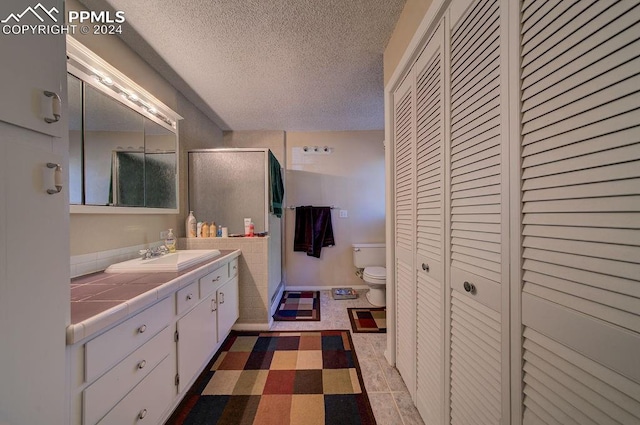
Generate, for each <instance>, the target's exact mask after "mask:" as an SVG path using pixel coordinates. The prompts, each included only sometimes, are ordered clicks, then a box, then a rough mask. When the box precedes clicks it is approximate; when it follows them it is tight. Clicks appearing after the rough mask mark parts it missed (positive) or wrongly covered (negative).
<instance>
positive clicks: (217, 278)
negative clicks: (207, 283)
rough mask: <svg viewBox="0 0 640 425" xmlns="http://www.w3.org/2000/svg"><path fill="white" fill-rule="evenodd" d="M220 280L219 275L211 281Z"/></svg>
mask: <svg viewBox="0 0 640 425" xmlns="http://www.w3.org/2000/svg"><path fill="white" fill-rule="evenodd" d="M219 280H220V276H218V277H216V278H215V279H213V280H212V281H211V282H217V281H219Z"/></svg>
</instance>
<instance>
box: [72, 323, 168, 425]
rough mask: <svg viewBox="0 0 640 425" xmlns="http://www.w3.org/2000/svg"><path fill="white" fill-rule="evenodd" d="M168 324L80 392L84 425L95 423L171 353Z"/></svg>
mask: <svg viewBox="0 0 640 425" xmlns="http://www.w3.org/2000/svg"><path fill="white" fill-rule="evenodd" d="M172 344H173V335H172V333H171V331H170V330H169V327H166V328H164V329H163V330H162V331H160V333H159V334H157V335H156V336H154V337H153V338H151V340H149V341H148V342H147V343H145V344H144V345H143V346H142V347H140V348H138V349H137V350H136V351H134V352H133V353H131V354H130V355H129V356H127V357H126V358H125V359H124V360H123V361H121V362H120V363H118V365H117V366H115V367H114V368H113V369H111V370H110V371H108V372H107V373H105V374H104V375H103V376H102V377H100V378H99V379H98V380H97V381H96V382H94V383H93V384H91V385H90V386H89V387H87V388H86V389H85V390H84V392H83V397H82V402H83V409H82V412H83V415H84V420H83V423H84V424H95V423H96V422H98V421H99V420H100V419H101V418H102V417H103V416H104V415H105V414H106V413H107V412H108V411H109V410H111V408H112V407H113V406H115V405H116V404H117V403H118V401H119V400H120V399H121V398H122V396H123V395H125V394H127V393H128V392H129V391H131V389H132V388H133V387H135V386H136V385H137V384H138V383H139V382H140V381H142V379H143V378H144V377H145V376H147V375H148V374H149V373H150V372H151V371H152V370H153V369H154V368H155V367H156V366H157V365H158V364H159V363H160V362H161V361H162V360H163V359H164V358H165V357H167V356H168V355H169V353H170V352H171V346H172Z"/></svg>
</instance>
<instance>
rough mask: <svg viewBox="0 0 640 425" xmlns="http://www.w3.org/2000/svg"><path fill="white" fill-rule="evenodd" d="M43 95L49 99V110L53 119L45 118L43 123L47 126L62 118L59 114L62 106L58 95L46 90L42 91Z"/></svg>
mask: <svg viewBox="0 0 640 425" xmlns="http://www.w3.org/2000/svg"><path fill="white" fill-rule="evenodd" d="M44 95H45V96H47V97H50V98H51V110H52V113H53V114H52V115H53V118H49V117H45V118H44V122H46V123H47V124H51V123H54V122H58V121H60V117H61V116H62V115H61V113H60V109H61V108H60V107H61V105H62V101H61V100H60V96H59V95H58V93H54V92H52V91H47V90H45V91H44Z"/></svg>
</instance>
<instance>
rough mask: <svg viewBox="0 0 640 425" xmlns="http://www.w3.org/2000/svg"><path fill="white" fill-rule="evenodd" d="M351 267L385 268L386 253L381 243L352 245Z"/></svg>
mask: <svg viewBox="0 0 640 425" xmlns="http://www.w3.org/2000/svg"><path fill="white" fill-rule="evenodd" d="M352 246H353V265H354V266H356V267H357V268H359V269H363V268H365V267H370V266H380V267H385V262H386V261H385V260H386V251H385V244H383V243H354V244H353V245H352Z"/></svg>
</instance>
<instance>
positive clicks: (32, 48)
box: [0, 0, 67, 137]
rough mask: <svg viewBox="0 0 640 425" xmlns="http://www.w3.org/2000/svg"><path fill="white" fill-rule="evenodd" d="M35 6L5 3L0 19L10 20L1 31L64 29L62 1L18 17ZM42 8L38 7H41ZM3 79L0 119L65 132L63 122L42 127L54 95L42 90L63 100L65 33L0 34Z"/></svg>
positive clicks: (48, 0) (49, 0)
mask: <svg viewBox="0 0 640 425" xmlns="http://www.w3.org/2000/svg"><path fill="white" fill-rule="evenodd" d="M29 6H31V7H33V6H36V5H35V4H30V3H28V2H24V1H22V0H4V1H3V2H2V5H1V6H0V18H1V19H3V20H4V19H5V18H8V17H9V16H10V14H14V15H16V18H10V19H9V21H7V23H6V24H3V25H2V26H3V28H9V29H11V28H14V30H16V31H18V30H19V29H20V27H21V26H22V25H28V24H31V25H34V26H37V25H43V26H49V27H51V26H60V25H64V21H65V17H64V3H63V1H62V0H42V1H39V2H37V6H36V8H35V9H32V10H33V11H34V12H35V13H37V14H38V16H40V18H41V19H42V20H40V19H38V18H37V17H36V15H35V14H34V13H32V12H30V11H27V13H25V14H24V15H23V16H22V17H18V16H17V15H19V14H22V13H23V12H25V10H26V8H27V7H29ZM40 6H41V7H40ZM0 57H2V58H3V60H2V68H3V69H2V76H3V78H0V93H2V96H3V99H4V100H3V101H2V102H0V121H4V122H8V123H11V124H14V125H17V126H19V127H23V128H27V129H30V130H34V131H37V132H40V133H44V134H48V135H51V136H56V137H63V136H64V135H65V133H66V132H67V125H66V123H65V120H60V121H58V122H53V123H47V122H46V121H45V118H49V119H53V118H54V117H53V109H52V108H53V107H52V105H53V99H54V98H53V97H47V96H46V95H45V91H47V92H51V93H56V96H59V97H60V98H61V97H63V94H64V96H66V83H64V80H65V79H66V57H67V56H66V45H65V42H64V34H60V35H43V34H38V33H35V34H34V33H33V32H32V31H31V30H28V31H26V32H22V31H20V32H19V33H18V34H13V33H12V34H2V43H0Z"/></svg>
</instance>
